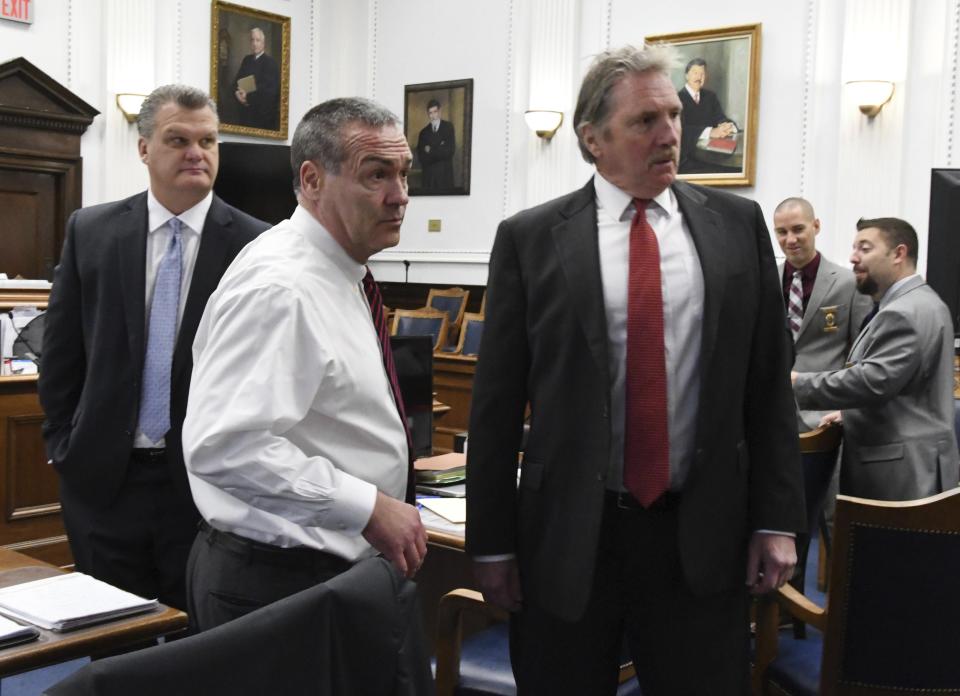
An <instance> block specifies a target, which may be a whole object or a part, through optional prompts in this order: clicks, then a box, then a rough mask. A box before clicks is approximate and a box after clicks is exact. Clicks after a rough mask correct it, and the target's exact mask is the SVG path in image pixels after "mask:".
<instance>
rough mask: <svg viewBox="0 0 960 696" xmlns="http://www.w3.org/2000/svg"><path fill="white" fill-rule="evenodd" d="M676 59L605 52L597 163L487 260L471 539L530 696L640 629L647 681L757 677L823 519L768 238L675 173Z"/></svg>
mask: <svg viewBox="0 0 960 696" xmlns="http://www.w3.org/2000/svg"><path fill="white" fill-rule="evenodd" d="M674 62H675V57H674V54H673V51H672V49H669V48H668V47H662V46H647V47H645V48H644V49H643V50H637V49H634V48H632V47H626V48H623V49H619V50H616V51H608V52H606V53H603V54H601V55H600V56H598V58H597V59H596V60H595V62H594V64H593V65H592V66H591V68H590V69H589V70H588V72H587V75H586V77H585V78H584V81H583V85H582V86H581V89H580V96H579V99H578V102H577V108H576V111H575V114H574V128H575V129H576V132H577V136H578V138H579V141H580V149H581V153H582V154H583V156H584V159H586V160H587V161H588V162H591V163H594V164H595V165H596V168H597V173H596V175H595V176H594V177H593V178H592V179H591V180H590V181H589V182H588V183H587V184H586V185H585V186H584V187H583V188H581V189H580V190H578V191H575V192H573V193H571V194H568V195H566V196H562V197H560V198H558V199H555V200H553V201H549V202H547V203H544V204H543V205H540V206H537V207H535V208H532V209H530V210H526V211H523V212H521V213H518V214H517V215H515V216H513V217H511V218H509V219H507V220H505V221H504V222H503V223H501V225H500V229H499V230H498V232H497V236H496V241H495V242H494V245H493V250H492V252H491V256H490V274H489V280H488V285H487V288H488V290H487V292H488V295H487V311H486V327H485V331H484V336H483V339H482V345H481V349H480V359H479V363H478V365H477V373H476V379H475V381H474V389H473V402H472V406H471V413H470V447H469V450H468V455H467V457H468V459H467V461H468V463H467V519H468V520H469V522H468V524H467V538H466V544H467V551H468V552H469V553H470V555H471V556H473V557H474V559H475V561H476V563H475V569H476V573H477V579H478V583H479V585H480V588H481V589H482V590H483V593H484V597H485V598H486V599H487V600H488V601H490V602H492V603H494V604H496V605H498V606H501V607H503V608H505V609H507V610H509V611H511V612H513V615H512V620H511V653H512V654H511V657H512V661H513V670H514V674H515V675H516V678H517V684H518V687H519V693H521V694H555V693H556V694H561V693H562V694H613V693H615V692H616V689H617V683H616V681H617V680H616V677H617V671H618V670H617V666H618V664H619V663H618V660H619V658H620V656H621V652H620V646H621V642H622V640H623V639H624V638H626V643H627V645H628V646H629V650H630V653H631V655H632V657H633V659H634V663H635V666H636V669H637V675H638V679H639V681H640V685H641V687H642V688H643V693H644V694H645V695H647V696H658V695H661V694H663V695H667V694H669V696H685V695H689V696H693V695H698V696H699V695H700V694H713V693H715V694H744V693H746V691H747V688H748V674H749V667H748V643H749V633H748V626H747V607H748V591H752V592H755V593H759V592H766V591H769V590H772V589H773V588H775V587H778V586H779V585H781V584H783V583H784V582H786V581H787V580H788V579H789V577H790V576H791V574H792V572H793V566H794V563H795V562H796V555H795V549H794V541H793V539H792V538H791V536H792V535H793V534H795V533H796V532H798V531H800V530H802V529H805V527H806V525H805V521H804V512H803V490H802V482H801V475H800V466H799V453H798V448H797V438H796V425H795V416H794V407H793V402H792V397H791V393H790V382H789V376H788V375H789V351H788V344H787V335H786V331H785V330H784V315H783V301H782V297H781V295H780V290H779V287H778V285H779V284H778V282H777V278H776V272H775V267H776V266H775V264H774V260H773V249H772V247H771V244H770V237H769V234H768V232H767V228H766V225H765V224H764V221H763V214H762V212H761V210H760V207H759V206H758V205H757V204H756V203H754V202H753V201H749V200H746V199H743V198H740V197H737V196H734V195H731V194H729V193H726V192H723V191H720V190H718V189H710V188H704V187H700V186H692V185H689V184H685V183H683V182H678V181H676V175H677V161H678V150H679V147H680V131H681V126H680V112H681V109H682V106H681V104H680V100H679V98H678V97H677V92H676V90H674V88H673V85H672V84H671V82H670V78H669V74H670V69H671V67H672V64H673V63H674ZM528 405H529V413H530V418H529V420H530V432H529V437H528V439H527V443H526V448H525V450H524V453H523V465H522V467H521V469H520V482H519V490H518V489H517V454H518V449H519V447H520V441H521V436H522V433H523V422H524V414H525V412H526V410H527V408H528Z"/></svg>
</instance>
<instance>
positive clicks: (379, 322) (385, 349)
mask: <svg viewBox="0 0 960 696" xmlns="http://www.w3.org/2000/svg"><path fill="white" fill-rule="evenodd" d="M363 294H364V295H366V296H367V303H368V304H369V305H370V314H371V316H372V318H373V326H374V328H376V330H377V338H378V339H380V356H381V358H382V359H383V368H384V370H385V371H386V373H387V378H388V379H389V381H390V391H392V392H393V401H394V403H395V404H396V405H397V412H398V413H399V414H400V422H401V423H403V432H404V434H405V435H406V438H407V452H408V460H409V461H408V467H407V495H406V500H407V502H408V503H411V504H412V503H413V502H414V501H415V500H416V492H415V490H414V488H415V483H414V480H413V438H412V437H411V436H410V428H409V426H408V425H407V414H406V412H405V411H404V408H403V395H402V394H401V393H400V382H399V381H398V380H397V368H396V366H395V365H394V364H393V351H392V350H391V349H390V332H389V331H388V330H387V318H386V316H384V314H383V296H382V295H381V294H380V287H379V286H378V285H377V281H375V280H374V279H373V273H371V272H370V269H369V268H367V274H366V275H365V276H364V277H363Z"/></svg>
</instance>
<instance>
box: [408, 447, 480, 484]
mask: <svg viewBox="0 0 960 696" xmlns="http://www.w3.org/2000/svg"><path fill="white" fill-rule="evenodd" d="M413 468H414V471H415V472H416V476H417V483H423V484H428V485H433V486H444V485H450V484H454V483H460V482H462V481H464V480H465V479H466V478H467V456H466V455H465V454H463V453H461V452H450V453H449V454H441V455H439V456H437V457H424V458H423V459H418V460H417V461H415V462H414V463H413Z"/></svg>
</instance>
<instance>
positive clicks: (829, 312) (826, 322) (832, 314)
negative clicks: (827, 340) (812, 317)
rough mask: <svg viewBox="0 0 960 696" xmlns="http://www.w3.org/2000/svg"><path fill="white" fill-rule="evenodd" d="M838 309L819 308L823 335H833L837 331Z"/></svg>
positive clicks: (835, 307)
mask: <svg viewBox="0 0 960 696" xmlns="http://www.w3.org/2000/svg"><path fill="white" fill-rule="evenodd" d="M838 309H839V307H837V306H833V307H821V308H820V311H821V312H823V333H833V332H834V331H837V330H838V328H839V327H838V326H837V310H838Z"/></svg>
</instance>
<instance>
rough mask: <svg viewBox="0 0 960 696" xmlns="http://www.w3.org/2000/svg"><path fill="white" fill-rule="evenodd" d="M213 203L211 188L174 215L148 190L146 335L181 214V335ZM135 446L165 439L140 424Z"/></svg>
mask: <svg viewBox="0 0 960 696" xmlns="http://www.w3.org/2000/svg"><path fill="white" fill-rule="evenodd" d="M212 203H213V191H210V192H209V193H207V195H206V196H204V198H203V200H201V201H200V202H199V203H197V204H196V205H195V206H193V207H192V208H189V209H187V210H185V211H183V212H182V213H181V214H180V215H174V214H173V213H171V212H170V211H169V210H167V209H166V208H165V207H163V205H162V204H161V203H160V201H158V200H157V198H156V196H154V195H153V191H150V190H149V189H148V190H147V263H146V267H145V269H144V270H145V273H144V282H145V283H146V285H145V288H144V289H145V292H144V299H145V302H146V305H145V307H144V312H143V326H144V332H145V333H144V335H145V336H146V332H148V331H149V326H150V307H151V305H152V303H153V286H154V285H155V284H156V282H157V269H159V268H160V262H161V261H162V260H163V257H164V255H165V254H166V253H167V248H168V247H169V246H170V237H171V236H172V235H173V228H172V227H170V219H171V218H174V217H178V218H180V222H181V223H183V224H182V225H181V227H180V238H181V244H182V250H183V258H182V261H183V266H182V267H181V269H180V307H179V309H178V310H177V335H179V333H180V322H181V321H182V320H183V309H184V307H186V305H187V295H188V294H189V293H190V281H191V280H193V268H194V266H195V265H196V263H197V252H198V251H199V249H200V235H201V234H202V233H203V225H204V223H205V222H206V220H207V213H208V212H209V211H210V205H211V204H212ZM133 446H134V447H163V446H164V439H163V438H160V440H159V441H157V442H154V441H153V440H151V439H150V438H149V437H147V436H146V435H144V434H143V433H142V432H140V428H137V432H136V436H135V437H134V440H133Z"/></svg>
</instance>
